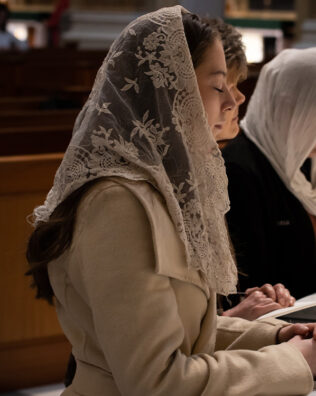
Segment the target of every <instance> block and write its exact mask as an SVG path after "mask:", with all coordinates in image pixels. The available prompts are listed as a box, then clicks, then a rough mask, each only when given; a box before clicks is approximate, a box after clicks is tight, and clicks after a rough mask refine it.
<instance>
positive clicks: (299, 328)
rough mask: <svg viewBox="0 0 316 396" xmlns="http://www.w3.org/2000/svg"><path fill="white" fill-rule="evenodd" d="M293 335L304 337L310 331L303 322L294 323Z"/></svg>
mask: <svg viewBox="0 0 316 396" xmlns="http://www.w3.org/2000/svg"><path fill="white" fill-rule="evenodd" d="M291 327H292V330H293V335H300V336H304V337H306V336H307V335H308V334H309V333H310V329H309V327H308V326H306V325H305V324H304V323H295V324H293V325H292V326H291Z"/></svg>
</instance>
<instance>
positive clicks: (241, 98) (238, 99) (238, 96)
mask: <svg viewBox="0 0 316 396" xmlns="http://www.w3.org/2000/svg"><path fill="white" fill-rule="evenodd" d="M245 99H246V97H245V95H244V94H243V93H242V92H240V91H239V89H238V88H237V89H236V94H235V101H236V104H237V106H240V105H241V104H242V103H244V101H245Z"/></svg>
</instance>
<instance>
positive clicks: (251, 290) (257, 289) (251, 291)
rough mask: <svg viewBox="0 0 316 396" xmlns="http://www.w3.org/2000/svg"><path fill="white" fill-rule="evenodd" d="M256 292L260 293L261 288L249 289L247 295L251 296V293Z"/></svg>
mask: <svg viewBox="0 0 316 396" xmlns="http://www.w3.org/2000/svg"><path fill="white" fill-rule="evenodd" d="M255 291H260V288H259V287H249V288H248V289H246V291H245V293H246V294H247V295H248V296H249V295H250V294H251V293H253V292H255Z"/></svg>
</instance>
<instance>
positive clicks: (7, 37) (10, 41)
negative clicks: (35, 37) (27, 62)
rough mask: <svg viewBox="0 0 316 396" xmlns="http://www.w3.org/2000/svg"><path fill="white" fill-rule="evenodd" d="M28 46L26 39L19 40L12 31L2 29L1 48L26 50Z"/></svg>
mask: <svg viewBox="0 0 316 396" xmlns="http://www.w3.org/2000/svg"><path fill="white" fill-rule="evenodd" d="M27 48H28V45H27V42H26V41H21V40H18V39H17V38H16V37H15V36H14V35H13V34H12V33H10V32H2V31H0V50H10V49H18V50H26V49H27Z"/></svg>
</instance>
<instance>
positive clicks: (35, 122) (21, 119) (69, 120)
mask: <svg viewBox="0 0 316 396" xmlns="http://www.w3.org/2000/svg"><path fill="white" fill-rule="evenodd" d="M78 112H79V110H77V109H64V110H61V109H60V110H27V111H23V110H18V111H12V110H11V111H8V110H6V111H2V110H1V109H0V129H2V128H5V127H25V126H46V125H50V126H54V125H70V126H72V125H73V124H74V122H75V119H76V116H77V114H78Z"/></svg>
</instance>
